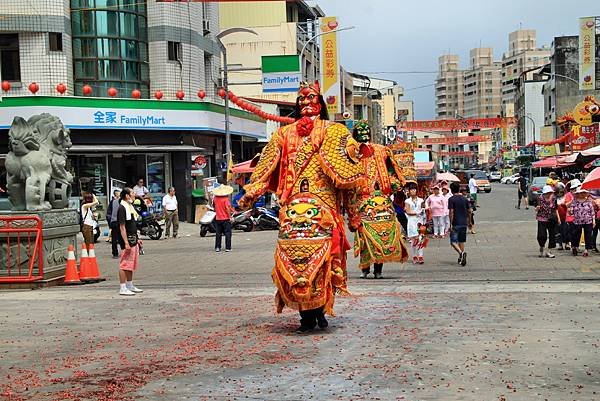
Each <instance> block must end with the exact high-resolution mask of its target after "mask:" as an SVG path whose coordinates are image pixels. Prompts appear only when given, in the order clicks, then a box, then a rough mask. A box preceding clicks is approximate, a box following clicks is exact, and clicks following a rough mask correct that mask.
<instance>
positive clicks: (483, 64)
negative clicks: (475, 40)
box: [462, 47, 502, 118]
mask: <svg viewBox="0 0 600 401" xmlns="http://www.w3.org/2000/svg"><path fill="white" fill-rule="evenodd" d="M470 63H471V64H470V67H469V69H467V70H465V71H464V73H463V87H464V89H463V99H464V100H463V103H464V106H463V107H464V114H463V115H462V116H463V117H464V118H491V117H496V116H498V115H499V114H500V110H501V108H502V106H501V93H502V92H501V91H502V88H501V86H502V84H501V69H502V64H501V63H500V62H496V61H494V52H493V50H492V49H491V48H489V47H482V48H475V49H471V51H470Z"/></svg>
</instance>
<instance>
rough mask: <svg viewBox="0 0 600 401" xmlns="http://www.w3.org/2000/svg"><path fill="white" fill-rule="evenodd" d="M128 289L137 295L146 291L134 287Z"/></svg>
mask: <svg viewBox="0 0 600 401" xmlns="http://www.w3.org/2000/svg"><path fill="white" fill-rule="evenodd" d="M127 289H128V290H129V291H131V292H135V293H136V294H138V293H140V292H144V290H141V289H139V288H137V287H136V286H133V287H127Z"/></svg>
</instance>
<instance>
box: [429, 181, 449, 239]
mask: <svg viewBox="0 0 600 401" xmlns="http://www.w3.org/2000/svg"><path fill="white" fill-rule="evenodd" d="M431 189H432V191H433V193H432V194H431V195H429V196H428V197H427V200H425V210H429V212H430V213H431V219H432V220H433V237H434V238H442V237H443V236H444V234H445V231H444V229H445V225H446V223H445V215H446V213H447V211H448V199H446V197H445V196H444V195H442V194H441V193H440V186H439V185H438V184H435V185H434V186H433V187H431Z"/></svg>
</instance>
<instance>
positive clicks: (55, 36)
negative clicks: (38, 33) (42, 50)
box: [48, 32, 63, 52]
mask: <svg viewBox="0 0 600 401" xmlns="http://www.w3.org/2000/svg"><path fill="white" fill-rule="evenodd" d="M48 42H49V45H50V51H51V52H62V51H63V40H62V33H60V32H48Z"/></svg>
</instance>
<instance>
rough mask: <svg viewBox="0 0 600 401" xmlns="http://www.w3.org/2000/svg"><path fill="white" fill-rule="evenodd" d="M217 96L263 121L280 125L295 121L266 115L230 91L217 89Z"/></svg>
mask: <svg viewBox="0 0 600 401" xmlns="http://www.w3.org/2000/svg"><path fill="white" fill-rule="evenodd" d="M217 95H219V96H220V97H221V98H223V99H225V96H227V98H228V99H229V100H230V101H231V102H232V103H234V104H235V105H237V106H238V107H240V108H242V109H244V110H246V111H248V112H250V113H252V114H256V115H257V116H259V117H260V118H262V119H263V120H271V121H275V122H278V123H282V124H291V123H293V122H295V121H296V120H295V119H294V118H292V117H284V116H278V115H275V114H270V113H267V112H265V111H263V110H261V108H260V107H258V106H256V105H253V104H251V103H248V102H246V101H245V100H244V99H242V98H239V97H237V96H236V95H235V94H234V93H233V92H231V91H229V92H226V91H225V89H223V88H219V90H218V91H217Z"/></svg>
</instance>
